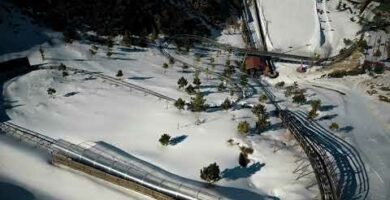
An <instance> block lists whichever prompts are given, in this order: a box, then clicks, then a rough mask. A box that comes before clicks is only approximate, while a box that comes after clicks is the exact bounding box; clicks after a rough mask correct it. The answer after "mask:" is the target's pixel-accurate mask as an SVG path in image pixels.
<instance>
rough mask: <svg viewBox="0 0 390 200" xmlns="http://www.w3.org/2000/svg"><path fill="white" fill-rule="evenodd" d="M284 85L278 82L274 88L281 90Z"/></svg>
mask: <svg viewBox="0 0 390 200" xmlns="http://www.w3.org/2000/svg"><path fill="white" fill-rule="evenodd" d="M284 85H285V83H284V81H280V82H277V83H276V84H275V87H276V88H283V87H284Z"/></svg>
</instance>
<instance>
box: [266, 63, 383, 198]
mask: <svg viewBox="0 0 390 200" xmlns="http://www.w3.org/2000/svg"><path fill="white" fill-rule="evenodd" d="M297 67H298V65H293V64H281V63H277V69H278V71H279V72H280V76H279V77H278V78H276V79H268V81H269V82H272V84H275V83H277V82H279V81H285V82H286V85H290V84H292V83H293V82H295V81H296V82H297V83H298V85H299V86H300V87H301V88H306V89H308V91H307V95H306V96H307V97H308V99H309V100H314V99H320V100H321V101H322V105H324V106H327V107H328V109H325V110H323V111H321V112H320V114H319V116H318V117H317V121H318V122H319V123H320V124H321V125H323V127H329V125H330V124H331V123H332V122H337V123H338V124H339V125H340V130H339V131H337V132H336V133H335V134H337V135H339V136H341V137H342V138H344V139H345V140H346V141H348V142H349V143H351V144H352V145H353V146H354V147H355V148H356V149H357V150H358V152H359V153H360V156H361V157H362V159H363V161H364V163H365V167H366V169H367V172H368V176H369V184H370V190H369V196H368V197H369V198H368V199H388V198H389V195H390V194H389V192H388V191H387V188H389V183H390V176H389V174H388V173H387V172H388V170H389V169H390V160H389V155H390V150H389V148H388V146H389V144H390V134H389V133H390V105H389V104H388V103H385V102H382V101H379V100H378V98H377V97H374V96H369V95H368V94H367V93H366V90H367V89H368V88H369V87H368V85H370V84H368V83H371V82H374V85H389V84H390V82H389V78H388V77H389V76H390V74H389V72H386V73H385V74H384V75H380V77H378V78H376V79H372V77H369V76H368V75H359V76H355V77H354V76H352V77H345V78H341V79H326V78H320V77H321V74H322V73H321V72H318V71H315V69H314V68H313V69H310V70H309V72H308V73H298V72H296V68H297ZM317 86H321V87H323V88H319V87H317ZM327 88H328V89H327ZM333 90H337V91H340V92H343V93H345V95H342V94H340V93H339V92H337V91H333ZM275 92H276V96H277V97H278V98H279V99H281V100H286V98H285V97H284V95H283V91H281V90H275ZM283 104H284V106H288V107H289V108H290V109H298V110H304V111H305V112H308V110H309V109H310V106H309V105H305V106H300V107H295V108H294V107H292V106H291V100H287V101H286V102H285V103H282V105H283ZM282 107H283V106H282Z"/></svg>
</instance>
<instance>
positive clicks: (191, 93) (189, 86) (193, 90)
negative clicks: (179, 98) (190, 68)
mask: <svg viewBox="0 0 390 200" xmlns="http://www.w3.org/2000/svg"><path fill="white" fill-rule="evenodd" d="M186 92H187V93H188V94H189V95H193V94H195V93H196V92H195V88H194V87H193V86H192V85H191V84H189V85H188V86H187V87H186Z"/></svg>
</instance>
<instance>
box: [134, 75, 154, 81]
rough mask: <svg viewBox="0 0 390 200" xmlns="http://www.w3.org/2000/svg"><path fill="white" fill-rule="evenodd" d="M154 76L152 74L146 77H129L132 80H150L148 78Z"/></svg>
mask: <svg viewBox="0 0 390 200" xmlns="http://www.w3.org/2000/svg"><path fill="white" fill-rule="evenodd" d="M152 78H154V77H152V76H146V77H142V76H132V77H129V78H127V79H130V80H141V81H143V80H148V79H152Z"/></svg>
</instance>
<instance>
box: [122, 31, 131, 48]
mask: <svg viewBox="0 0 390 200" xmlns="http://www.w3.org/2000/svg"><path fill="white" fill-rule="evenodd" d="M122 42H123V44H124V45H125V46H126V47H131V36H130V33H129V32H128V31H125V34H124V35H123V38H122Z"/></svg>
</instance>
